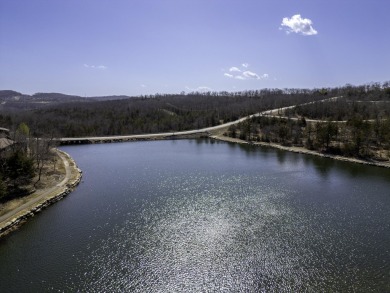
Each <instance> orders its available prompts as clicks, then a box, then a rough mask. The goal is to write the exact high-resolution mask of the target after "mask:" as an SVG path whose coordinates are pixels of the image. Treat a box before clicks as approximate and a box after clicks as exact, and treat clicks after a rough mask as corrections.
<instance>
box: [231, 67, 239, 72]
mask: <svg viewBox="0 0 390 293" xmlns="http://www.w3.org/2000/svg"><path fill="white" fill-rule="evenodd" d="M229 71H230V72H241V70H240V69H239V68H237V67H234V66H233V67H230V69H229Z"/></svg>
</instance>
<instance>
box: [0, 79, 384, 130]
mask: <svg viewBox="0 0 390 293" xmlns="http://www.w3.org/2000/svg"><path fill="white" fill-rule="evenodd" d="M334 96H343V97H345V99H339V100H336V101H335V102H334V103H314V104H312V105H306V106H303V107H296V108H294V109H292V110H290V111H289V112H286V114H287V115H291V116H304V117H307V118H315V119H325V120H327V119H331V120H348V119H349V118H351V117H353V116H354V115H355V114H356V115H359V117H362V119H368V118H375V117H377V116H378V117H381V118H386V117H388V116H389V111H388V109H389V108H388V106H389V104H390V103H388V102H390V87H389V83H383V84H379V83H375V84H369V85H363V86H351V85H347V86H344V87H339V88H328V89H312V90H308V89H283V90H280V89H263V90H256V91H244V92H234V93H228V92H207V93H198V92H194V93H188V94H184V93H183V94H172V95H160V94H156V95H152V96H142V97H132V98H128V99H121V100H111V101H91V100H88V101H82V100H77V102H75V101H66V99H65V98H64V100H65V101H62V103H56V104H53V105H47V106H46V107H41V108H38V109H28V110H23V109H21V110H19V111H7V110H6V109H0V126H3V127H7V128H10V129H11V130H12V129H15V128H16V127H17V126H18V125H19V124H20V123H26V124H27V125H28V126H29V127H30V130H31V133H32V135H35V136H43V135H50V136H56V137H80V136H104V135H125V134H140V133H156V132H165V131H180V130H188V129H198V128H203V127H208V126H214V125H218V124H220V123H223V122H228V121H233V120H236V119H238V118H240V117H244V116H247V115H249V114H253V113H256V112H260V111H264V110H267V109H275V108H279V107H285V106H291V105H297V104H303V103H307V102H311V101H319V100H323V99H326V98H329V97H334ZM57 97H59V96H58V94H57ZM37 98H41V96H40V95H37ZM122 98H123V97H122ZM373 101H375V102H373Z"/></svg>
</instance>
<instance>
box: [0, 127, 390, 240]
mask: <svg viewBox="0 0 390 293" xmlns="http://www.w3.org/2000/svg"><path fill="white" fill-rule="evenodd" d="M203 137H204V136H203ZM175 138H176V139H177V138H179V137H175ZM175 138H173V137H162V138H158V139H156V138H154V139H151V140H152V141H153V140H171V139H175ZM180 138H181V139H191V138H194V137H180ZM208 138H210V139H213V140H217V141H223V142H228V143H236V144H246V145H253V146H263V147H271V148H274V149H279V150H283V151H288V152H293V153H299V154H305V155H312V156H317V157H322V158H328V159H333V160H338V161H344V162H349V163H357V164H362V165H369V166H376V167H382V168H390V162H389V161H387V162H379V161H366V160H362V159H357V158H352V157H344V156H337V155H331V154H324V153H320V152H317V151H312V150H308V149H306V148H303V147H294V146H293V147H288V146H282V145H280V144H276V143H266V142H248V141H245V140H241V139H238V138H232V137H227V136H224V135H222V134H214V135H209V136H208ZM145 140H148V139H145V138H139V139H137V138H133V139H131V140H130V141H132V142H134V141H145ZM122 141H123V140H122ZM112 142H113V141H109V140H108V141H99V143H112ZM115 142H119V141H115ZM55 151H56V152H57V154H58V156H59V157H60V158H62V160H63V163H64V165H65V167H66V176H65V179H64V180H63V181H62V182H61V183H59V184H57V185H56V186H53V187H51V188H50V189H49V190H45V189H44V190H38V191H36V192H35V193H37V194H40V193H41V195H39V196H38V200H34V201H32V202H29V203H28V204H29V205H28V207H25V208H21V207H18V208H17V209H15V210H18V209H20V211H16V212H15V211H14V210H13V211H11V212H9V214H11V215H10V216H7V214H6V215H4V216H2V217H0V239H1V237H3V236H6V235H7V234H9V233H10V232H12V231H15V230H17V229H18V228H19V227H20V226H21V225H22V224H24V223H25V222H26V221H27V220H28V219H29V218H31V217H33V216H34V215H36V214H38V213H40V212H41V211H42V210H44V209H45V208H47V207H49V206H50V205H52V204H54V203H56V202H58V201H59V200H61V199H63V198H64V197H65V196H67V195H68V194H70V193H71V192H72V191H73V190H74V189H75V188H76V187H77V185H79V183H80V182H81V178H82V171H81V170H80V169H79V168H78V167H77V165H76V162H75V161H74V160H73V158H72V157H71V156H70V155H69V154H67V153H66V152H64V151H61V150H58V149H55ZM46 193H47V194H46ZM4 217H6V219H1V218H4Z"/></svg>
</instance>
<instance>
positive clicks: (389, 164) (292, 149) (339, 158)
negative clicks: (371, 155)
mask: <svg viewBox="0 0 390 293" xmlns="http://www.w3.org/2000/svg"><path fill="white" fill-rule="evenodd" d="M210 138H211V139H214V140H219V141H224V142H230V143H238V144H248V145H254V146H264V147H270V148H275V149H279V150H283V151H288V152H293V153H298V154H304V155H312V156H317V157H321V158H328V159H333V160H337V161H343V162H349V163H357V164H362V165H369V166H375V167H381V168H388V169H389V168H390V161H386V162H379V161H366V160H362V159H357V158H352V157H344V156H337V155H331V154H323V153H320V152H317V151H312V150H308V149H306V148H303V147H294V146H292V147H288V146H282V145H280V144H276V143H267V142H248V141H246V140H241V139H238V138H232V137H227V136H224V135H211V136H210Z"/></svg>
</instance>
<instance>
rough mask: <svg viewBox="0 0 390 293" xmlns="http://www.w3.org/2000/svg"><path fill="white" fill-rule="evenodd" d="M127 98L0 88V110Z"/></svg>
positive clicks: (123, 97) (31, 108) (29, 108)
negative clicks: (25, 92)
mask: <svg viewBox="0 0 390 293" xmlns="http://www.w3.org/2000/svg"><path fill="white" fill-rule="evenodd" d="M129 98H131V97H129V96H125V95H119V96H115V95H114V96H100V97H81V96H77V95H66V94H62V93H35V94H33V95H26V94H22V93H20V92H17V91H13V90H0V110H8V111H15V110H16V111H17V110H33V109H40V108H44V107H47V106H53V105H59V104H66V103H81V102H93V101H113V100H124V99H129Z"/></svg>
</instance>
